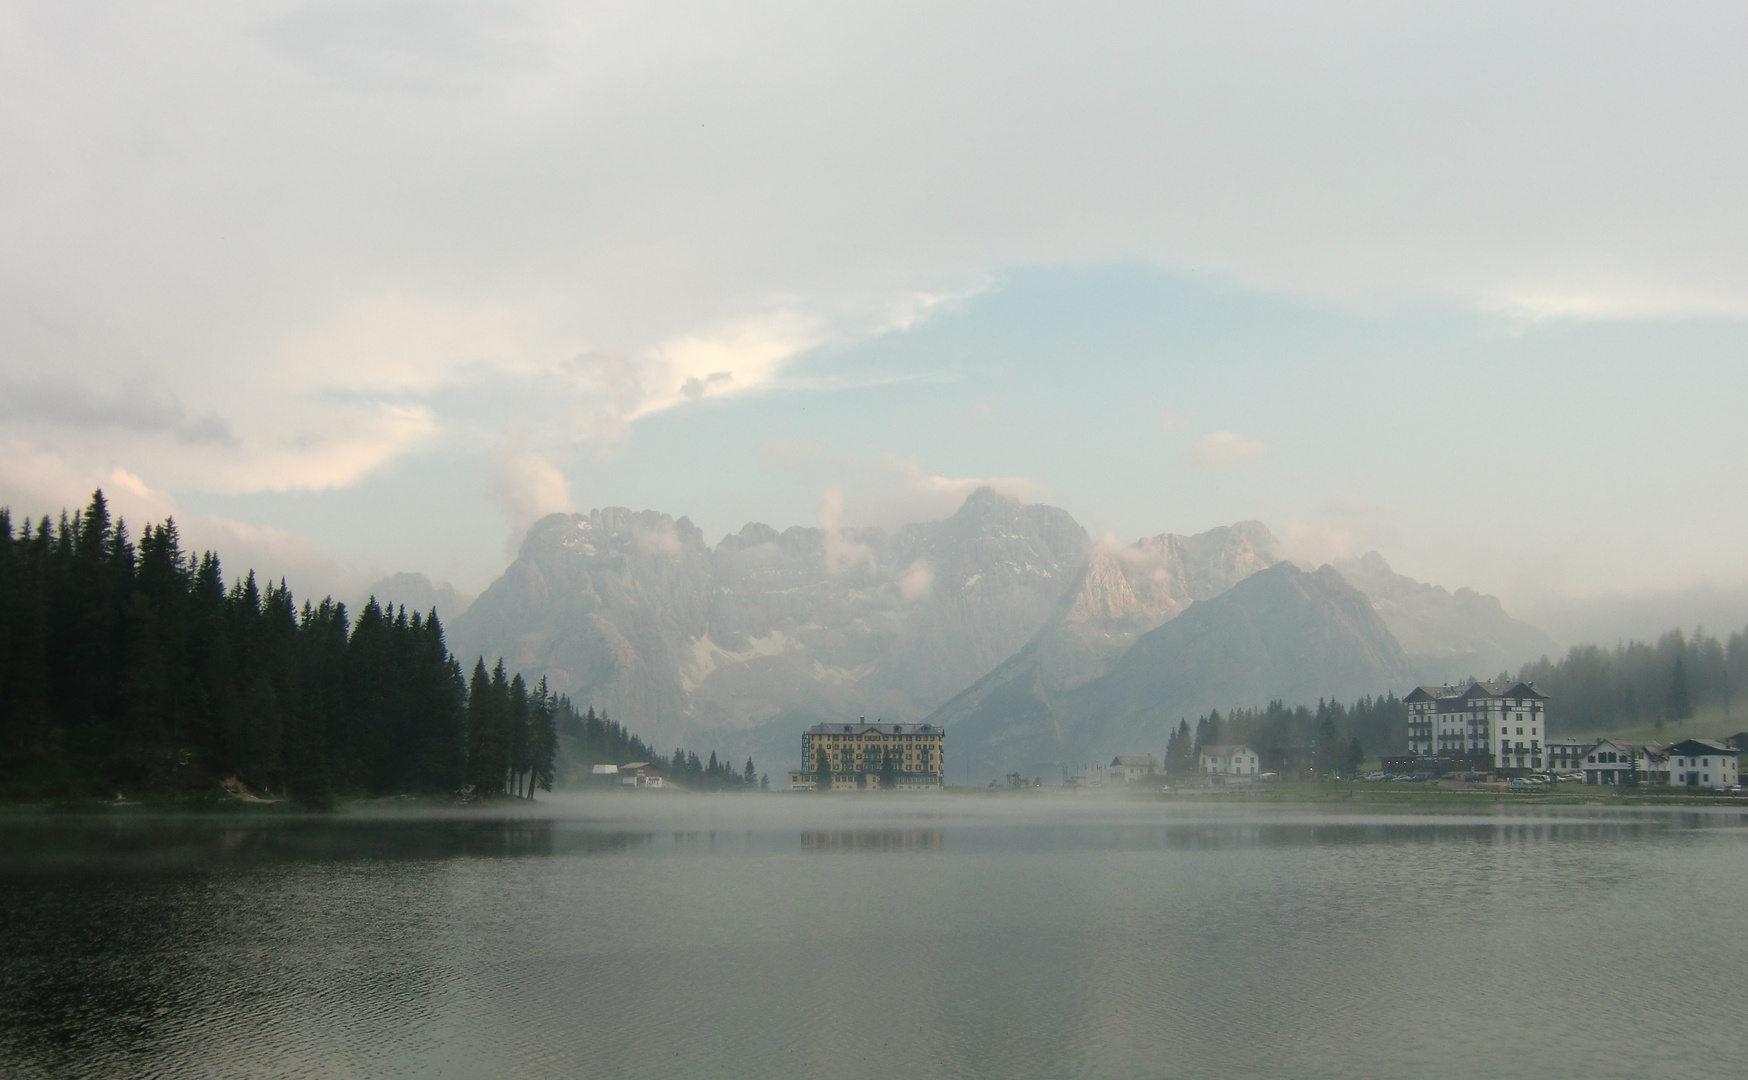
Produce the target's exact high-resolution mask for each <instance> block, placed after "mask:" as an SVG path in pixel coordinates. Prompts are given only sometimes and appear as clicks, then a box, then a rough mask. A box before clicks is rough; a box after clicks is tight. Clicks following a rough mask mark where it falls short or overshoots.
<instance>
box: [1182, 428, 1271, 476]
mask: <svg viewBox="0 0 1748 1080" xmlns="http://www.w3.org/2000/svg"><path fill="white" fill-rule="evenodd" d="M1268 452H1269V448H1268V447H1267V446H1265V445H1263V443H1262V441H1261V440H1259V439H1252V438H1249V437H1247V436H1244V435H1238V434H1235V433H1233V432H1230V431H1216V432H1212V433H1210V434H1208V435H1204V436H1202V437H1201V438H1200V439H1198V440H1196V445H1194V446H1192V447H1190V449H1189V450H1188V452H1186V453H1185V454H1184V458H1185V460H1187V461H1188V462H1189V463H1190V464H1191V465H1194V466H1195V467H1196V468H1198V469H1231V468H1235V467H1237V466H1239V465H1248V464H1250V463H1251V462H1253V461H1261V460H1262V459H1263V458H1265V457H1267V456H1268Z"/></svg>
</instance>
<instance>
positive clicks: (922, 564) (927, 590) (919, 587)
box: [898, 559, 935, 600]
mask: <svg viewBox="0 0 1748 1080" xmlns="http://www.w3.org/2000/svg"><path fill="white" fill-rule="evenodd" d="M934 591H935V569H934V567H932V566H930V565H929V562H928V560H927V559H918V560H917V561H916V562H913V563H911V564H910V565H909V566H908V567H906V568H905V571H904V573H903V574H902V575H900V577H899V579H898V595H899V596H901V597H903V598H904V599H905V600H922V599H925V598H927V597H928V596H929V595H930V594H931V593H933V592H934Z"/></svg>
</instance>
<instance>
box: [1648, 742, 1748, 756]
mask: <svg viewBox="0 0 1748 1080" xmlns="http://www.w3.org/2000/svg"><path fill="white" fill-rule="evenodd" d="M1663 752H1664V753H1665V754H1670V755H1675V754H1680V755H1681V756H1682V757H1705V756H1706V755H1708V754H1710V755H1712V756H1719V755H1726V754H1727V755H1729V756H1730V757H1736V756H1737V755H1739V754H1741V753H1742V751H1740V750H1738V749H1736V748H1735V747H1734V746H1725V745H1724V744H1723V743H1721V742H1714V741H1713V740H1711V739H1683V740H1681V741H1680V742H1678V743H1674V744H1672V745H1670V746H1667V747H1665V748H1664V750H1663Z"/></svg>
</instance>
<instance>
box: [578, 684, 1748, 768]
mask: <svg viewBox="0 0 1748 1080" xmlns="http://www.w3.org/2000/svg"><path fill="white" fill-rule="evenodd" d="M1402 701H1403V704H1404V705H1405V706H1406V707H1407V710H1408V722H1407V729H1406V732H1405V734H1406V745H1407V753H1406V754H1402V755H1399V756H1389V755H1387V756H1385V757H1383V758H1381V759H1380V762H1379V763H1380V766H1381V767H1380V768H1378V769H1375V770H1372V771H1369V772H1362V770H1361V767H1360V766H1359V765H1358V764H1356V762H1355V760H1354V759H1353V758H1351V757H1350V758H1349V760H1348V764H1347V765H1346V767H1345V768H1343V767H1341V766H1335V767H1330V766H1328V765H1327V764H1325V765H1324V767H1323V769H1322V772H1321V774H1320V773H1319V768H1318V766H1317V764H1316V763H1317V762H1319V761H1324V762H1326V763H1327V761H1328V760H1329V759H1328V758H1327V757H1320V756H1319V754H1318V752H1317V747H1315V746H1306V747H1252V746H1249V745H1246V744H1243V743H1214V744H1209V745H1197V746H1195V747H1194V749H1193V753H1192V755H1191V757H1192V760H1193V762H1194V765H1193V768H1190V769H1189V770H1188V771H1187V772H1186V771H1185V770H1182V769H1180V770H1178V771H1176V772H1174V771H1172V770H1169V769H1168V768H1167V765H1166V762H1165V761H1164V760H1162V759H1161V758H1160V757H1157V756H1155V755H1153V754H1119V755H1117V756H1116V757H1114V758H1112V759H1111V762H1110V764H1109V765H1098V766H1091V767H1088V768H1085V769H1083V770H1082V771H1079V772H1076V773H1074V774H1071V775H1065V776H1064V778H1063V784H1064V786H1066V787H1071V788H1073V787H1081V788H1090V787H1104V786H1117V785H1152V786H1155V787H1162V788H1167V789H1169V788H1170V787H1172V786H1173V785H1178V786H1186V787H1194V788H1213V787H1226V786H1229V785H1246V784H1262V783H1269V782H1273V781H1280V780H1305V779H1324V778H1327V779H1344V780H1362V781H1370V782H1416V781H1426V780H1432V779H1456V780H1464V781H1470V782H1498V783H1501V784H1502V785H1505V786H1506V787H1508V788H1509V789H1512V790H1520V791H1521V790H1526V789H1535V788H1538V787H1544V788H1545V787H1547V786H1550V785H1554V784H1559V783H1564V782H1571V783H1582V784H1592V785H1603V786H1610V787H1615V788H1621V787H1658V786H1660V787H1672V788H1685V789H1690V790H1702V791H1713V792H1731V791H1739V790H1741V774H1740V771H1739V760H1740V756H1741V750H1742V746H1741V745H1740V744H1741V743H1744V742H1748V735H1742V736H1733V737H1732V738H1731V739H1730V740H1729V741H1719V740H1713V739H1681V740H1679V741H1675V742H1669V743H1661V742H1631V741H1625V740H1621V739H1610V738H1595V739H1570V738H1567V739H1555V738H1549V737H1547V734H1546V732H1547V724H1548V719H1547V711H1548V695H1546V694H1544V693H1542V692H1541V691H1539V690H1537V689H1536V687H1535V684H1534V683H1532V682H1521V681H1520V682H1511V681H1506V680H1500V681H1483V680H1471V681H1469V682H1467V683H1463V684H1459V685H1444V686H1417V687H1415V688H1414V689H1413V690H1412V691H1411V692H1410V693H1409V694H1408V696H1407V697H1405V698H1403V699H1402ZM946 736H947V733H946V729H945V728H943V727H941V726H940V725H932V724H892V723H886V722H883V721H879V720H876V721H874V722H872V723H870V722H869V721H868V720H867V719H866V718H865V717H864V718H860V719H858V720H857V721H856V722H854V723H848V724H815V725H814V726H813V727H810V728H808V729H807V730H806V731H805V732H803V733H802V737H801V761H802V767H801V768H798V769H794V770H791V771H790V773H789V782H788V790H790V791H819V790H821V789H822V788H823V789H826V790H844V791H939V790H941V789H942V788H943V787H944V786H945V775H946ZM1355 753H1357V751H1355ZM748 767H749V769H750V768H751V763H750V762H749V763H748ZM593 779H595V780H596V781H598V782H605V783H611V784H618V785H623V786H626V787H636V788H661V787H665V786H668V782H667V778H666V777H665V775H664V773H663V771H662V769H661V768H660V766H659V765H657V764H654V763H651V762H646V761H633V762H627V763H625V764H623V765H596V766H594V768H593ZM1004 779H1005V784H1006V786H1008V787H1036V786H1042V783H1043V780H1042V778H1040V777H1033V778H1028V777H1025V776H1021V775H1020V774H1018V773H1014V774H1010V775H1009V776H1007V777H1006V778H1004ZM990 786H997V782H992V783H991V785H990Z"/></svg>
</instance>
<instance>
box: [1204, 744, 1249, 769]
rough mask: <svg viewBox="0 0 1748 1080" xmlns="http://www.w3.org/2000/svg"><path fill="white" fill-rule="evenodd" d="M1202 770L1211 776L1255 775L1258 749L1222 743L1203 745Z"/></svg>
mask: <svg viewBox="0 0 1748 1080" xmlns="http://www.w3.org/2000/svg"><path fill="white" fill-rule="evenodd" d="M1201 768H1202V771H1203V772H1205V773H1207V774H1208V775H1209V776H1255V775H1256V774H1257V756H1256V751H1255V750H1252V749H1251V748H1250V747H1248V746H1243V745H1238V746H1229V745H1220V744H1215V745H1212V746H1204V747H1202V757H1201Z"/></svg>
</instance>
